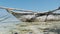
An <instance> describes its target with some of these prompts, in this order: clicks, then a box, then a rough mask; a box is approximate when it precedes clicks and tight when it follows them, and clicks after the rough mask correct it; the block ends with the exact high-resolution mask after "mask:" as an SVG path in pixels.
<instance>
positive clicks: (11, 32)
mask: <svg viewBox="0 0 60 34" xmlns="http://www.w3.org/2000/svg"><path fill="white" fill-rule="evenodd" d="M59 32H60V22H56V21H55V22H30V23H28V22H19V21H16V22H2V23H0V34H15V33H18V34H29V33H30V34H31V33H32V34H60V33H59Z"/></svg>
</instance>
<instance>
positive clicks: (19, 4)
mask: <svg viewBox="0 0 60 34" xmlns="http://www.w3.org/2000/svg"><path fill="white" fill-rule="evenodd" d="M0 6H4V7H10V8H20V9H25V10H33V11H36V12H37V11H41V12H42V11H49V10H53V9H55V8H58V7H59V6H60V0H0ZM5 15H11V14H9V13H7V12H6V11H5V10H3V9H2V10H1V9H0V17H3V16H5ZM1 19H3V18H1ZM1 19H0V20H1Z"/></svg>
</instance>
